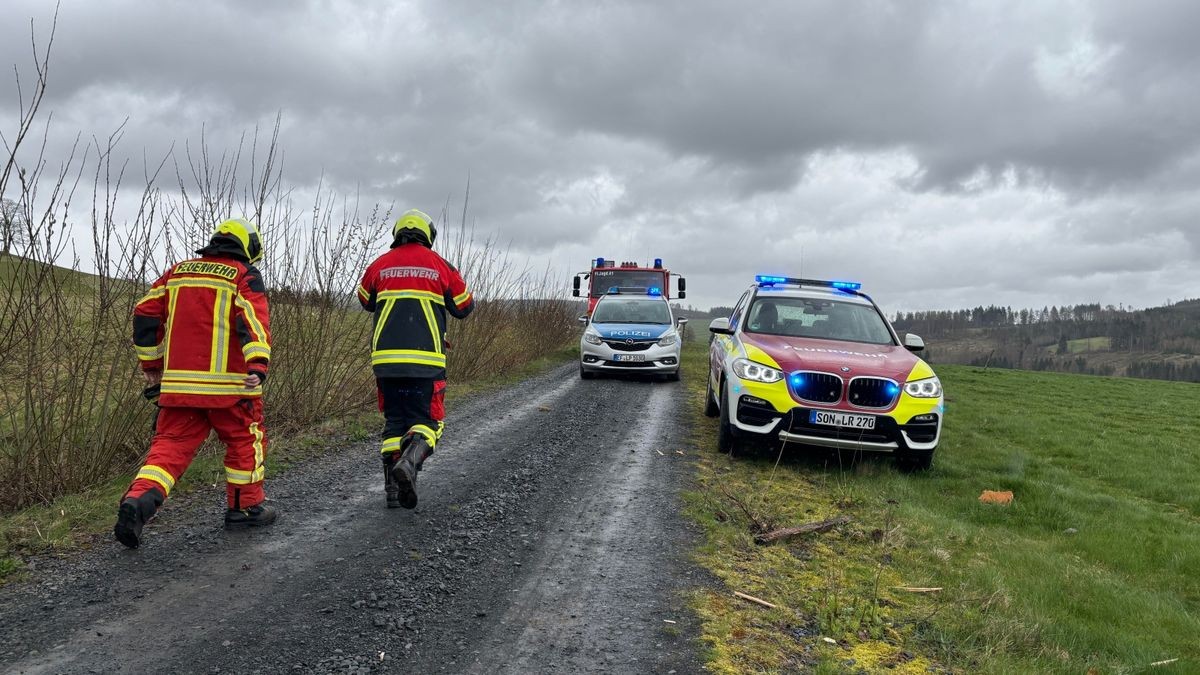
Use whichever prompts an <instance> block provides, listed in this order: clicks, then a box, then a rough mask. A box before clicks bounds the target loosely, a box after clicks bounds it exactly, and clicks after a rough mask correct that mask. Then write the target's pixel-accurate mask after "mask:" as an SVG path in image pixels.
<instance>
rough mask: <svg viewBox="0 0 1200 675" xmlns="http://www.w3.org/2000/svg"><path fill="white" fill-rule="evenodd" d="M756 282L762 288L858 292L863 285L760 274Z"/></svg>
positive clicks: (850, 282) (851, 282)
mask: <svg viewBox="0 0 1200 675" xmlns="http://www.w3.org/2000/svg"><path fill="white" fill-rule="evenodd" d="M754 281H755V282H757V283H758V284H759V285H760V286H764V287H766V286H774V285H776V284H788V285H792V286H824V287H826V288H836V289H837V290H839V291H857V290H858V289H860V288H862V284H861V283H859V282H857V281H825V280H823V279H797V278H794V277H776V276H770V275H766V274H759V275H758V276H756V277H754Z"/></svg>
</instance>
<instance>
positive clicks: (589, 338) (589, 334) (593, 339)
mask: <svg viewBox="0 0 1200 675" xmlns="http://www.w3.org/2000/svg"><path fill="white" fill-rule="evenodd" d="M583 341H584V342H586V343H588V344H589V345H602V344H604V340H601V339H600V334H599V333H597V332H595V331H593V330H591V329H588V330H585V331H583Z"/></svg>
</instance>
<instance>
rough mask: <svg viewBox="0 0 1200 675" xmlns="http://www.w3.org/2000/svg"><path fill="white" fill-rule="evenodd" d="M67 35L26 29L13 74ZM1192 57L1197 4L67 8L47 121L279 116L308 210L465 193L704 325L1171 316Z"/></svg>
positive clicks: (1186, 261)
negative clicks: (791, 299)
mask: <svg viewBox="0 0 1200 675" xmlns="http://www.w3.org/2000/svg"><path fill="white" fill-rule="evenodd" d="M47 4H48V3H46V2H44V1H43V0H6V1H5V3H4V15H5V18H6V20H5V21H4V22H2V23H0V64H3V65H6V66H7V65H8V64H14V63H15V64H19V65H21V66H22V67H26V66H27V65H28V64H29V61H30V59H29V46H28V38H29V35H28V33H29V26H28V24H27V22H25V21H21V20H10V19H14V18H18V17H26V18H33V19H35V21H36V22H38V25H39V26H42V27H47V26H48V22H49V18H50V16H51V14H52V11H53V10H52V8H51V7H48V6H47ZM1198 33H1200V3H1197V2H1193V1H1191V0H1178V1H1175V2H1171V1H1161V2H1159V1H1149V0H1142V1H1139V2H1129V1H1126V0H1111V1H1108V2H1057V3H1056V2H1047V1H1038V2H1025V3H1022V2H998V1H997V2H917V1H913V0H896V1H895V2H885V1H865V2H846V1H845V0H829V1H827V2H815V1H812V2H809V1H803V2H802V1H796V0H779V1H772V0H756V1H755V2H731V1H716V0H711V1H705V0H673V1H666V0H660V1H656V2H647V1H635V0H631V1H628V2H608V1H587V2H584V1H580V2H534V1H518V2H484V1H482V0H479V1H475V2H463V1H457V2H456V1H451V0H427V1H425V2H411V3H401V2H391V1H378V2H366V1H363V2H351V1H338V0H324V1H316V0H314V1H311V2H299V1H292V0H255V1H253V2H251V1H248V0H247V1H243V2H232V1H230V2H219V1H212V0H206V1H205V2H196V1H194V0H155V1H153V2H152V1H150V0H144V1H142V2H132V1H119V0H64V1H63V3H62V8H61V11H60V16H59V27H58V36H57V40H56V46H55V50H54V53H53V56H52V75H51V89H50V93H49V96H48V98H47V101H46V103H45V104H44V105H45V107H46V108H47V109H52V110H53V111H54V114H55V127H54V128H55V130H56V131H57V132H60V133H62V134H64V135H73V134H74V133H75V132H76V131H82V132H83V133H84V134H100V135H105V134H107V133H109V132H110V131H112V130H113V129H115V128H116V127H117V126H119V125H120V123H121V122H122V121H123V120H124V119H125V118H128V120H129V121H128V125H127V130H126V137H125V140H124V141H123V147H124V148H125V149H126V150H128V151H130V153H131V154H133V155H135V156H138V157H140V156H141V148H143V147H146V148H149V149H150V150H151V151H155V150H160V151H161V149H163V148H166V147H168V146H169V144H170V142H171V141H173V140H182V139H186V138H195V137H196V136H197V135H198V133H199V129H200V128H201V125H205V126H206V127H207V129H208V130H209V132H210V133H211V134H212V135H213V136H214V137H216V138H226V137H234V136H235V135H236V134H238V133H241V132H242V131H243V130H246V129H248V128H252V127H253V126H254V125H256V124H267V125H269V124H270V123H271V121H272V120H273V118H274V116H275V114H276V112H281V113H282V117H283V133H282V141H283V146H284V148H285V151H286V179H287V181H288V182H289V184H291V185H294V186H297V187H299V188H301V189H303V188H308V187H311V186H313V185H314V184H315V183H316V181H317V180H318V179H319V178H320V177H321V176H322V175H324V178H325V181H326V182H327V183H329V184H332V185H333V186H335V187H336V188H338V189H340V190H345V191H354V190H360V191H361V193H362V194H363V195H364V196H366V197H367V198H368V199H370V200H375V199H379V200H383V201H387V202H391V201H395V202H397V205H398V206H400V207H401V208H409V207H419V208H423V209H425V210H428V211H437V210H438V209H439V208H440V207H441V205H442V204H443V203H444V202H445V201H446V199H447V197H455V196H456V197H461V193H462V190H463V185H464V183H465V181H466V177H467V175H468V173H469V174H470V176H471V180H472V207H473V208H472V211H473V214H474V217H475V218H476V219H477V223H478V226H479V227H480V228H481V229H484V230H489V231H495V232H498V233H499V234H500V236H501V237H503V238H504V239H507V240H511V242H512V245H513V248H514V251H515V252H516V253H517V254H518V255H519V256H522V257H528V258H529V259H532V260H535V261H546V260H548V261H551V262H552V263H553V264H554V265H556V266H557V267H559V268H561V269H562V270H563V272H564V273H565V272H574V271H577V270H580V269H584V268H585V267H586V266H587V262H588V260H589V259H590V258H594V257H596V256H598V255H600V256H604V257H606V258H617V259H625V258H636V259H638V260H643V261H645V260H649V259H651V258H654V257H662V258H664V259H665V260H666V262H667V264H668V266H669V267H671V268H672V269H673V270H676V271H679V272H682V273H684V274H685V275H686V276H687V277H688V281H689V289H690V291H691V293H690V297H689V301H690V302H692V303H694V304H696V305H699V306H705V307H707V306H709V305H713V304H731V303H732V301H733V300H734V299H736V297H737V295H738V293H739V292H740V289H742V288H744V287H745V286H746V285H747V284H748V283H749V281H750V280H751V278H752V276H753V275H754V274H755V273H777V274H800V273H801V272H803V274H805V275H806V276H820V277H831V278H846V279H856V280H861V281H863V282H864V284H865V288H866V289H867V290H868V291H870V292H873V294H874V295H875V297H876V299H877V300H878V301H879V302H880V304H881V305H883V306H884V307H885V309H888V310H889V311H891V310H896V309H923V308H952V307H959V306H973V305H977V304H989V303H998V304H1012V305H1015V306H1037V307H1040V306H1042V305H1049V304H1066V303H1076V302H1102V303H1105V304H1108V303H1112V304H1117V303H1124V304H1127V305H1134V306H1149V305H1156V304H1162V303H1163V302H1165V301H1166V300H1167V299H1168V298H1171V299H1180V298H1183V297H1197V296H1200V266H1197V265H1196V264H1195V262H1196V260H1197V252H1198V250H1200V248H1198V247H1200V191H1198V186H1200V86H1198V85H1200V76H1198V75H1197V73H1200V39H1197V37H1196V36H1197V34H1198ZM9 72H11V71H9ZM9 82H11V77H10V80H9ZM15 107H16V101H15V92H14V90H13V87H12V86H11V84H4V86H0V125H3V126H0V129H3V130H4V131H5V132H6V133H8V132H9V131H10V130H11V129H12V128H13V126H14V118H15V114H16V113H15ZM68 132H69V133H68ZM801 261H802V262H803V269H802V268H801ZM568 283H569V281H568V280H567V279H566V278H565V275H564V284H563V285H564V293H566V292H567V290H566V289H567V288H569V286H568Z"/></svg>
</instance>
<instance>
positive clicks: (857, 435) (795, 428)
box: [784, 408, 898, 443]
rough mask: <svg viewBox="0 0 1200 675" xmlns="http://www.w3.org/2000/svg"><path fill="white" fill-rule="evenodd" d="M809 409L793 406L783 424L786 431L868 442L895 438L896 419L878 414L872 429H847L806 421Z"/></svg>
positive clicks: (881, 441)
mask: <svg viewBox="0 0 1200 675" xmlns="http://www.w3.org/2000/svg"><path fill="white" fill-rule="evenodd" d="M808 414H809V411H808V410H806V409H804V408H793V409H792V411H791V412H790V413H789V415H788V418H787V419H785V420H784V424H785V425H786V428H787V430H788V431H790V432H792V433H793V434H801V435H803V436H816V437H818V438H836V439H841V440H855V441H867V442H870V443H887V442H889V441H893V440H896V436H897V434H896V429H897V428H898V425H897V424H896V420H894V419H892V418H890V417H887V416H886V415H880V416H878V417H876V418H875V428H874V429H849V428H844V427H830V426H825V425H823V424H813V423H812V422H809V421H808Z"/></svg>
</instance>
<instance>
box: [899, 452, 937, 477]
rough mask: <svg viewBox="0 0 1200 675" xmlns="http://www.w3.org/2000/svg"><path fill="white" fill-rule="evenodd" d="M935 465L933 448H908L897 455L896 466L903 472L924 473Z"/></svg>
mask: <svg viewBox="0 0 1200 675" xmlns="http://www.w3.org/2000/svg"><path fill="white" fill-rule="evenodd" d="M932 466H933V450H908V451H906V452H903V453H901V454H899V455H896V468H898V469H900V471H902V472H903V473H923V472H925V471H928V470H929V469H930V467H932Z"/></svg>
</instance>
